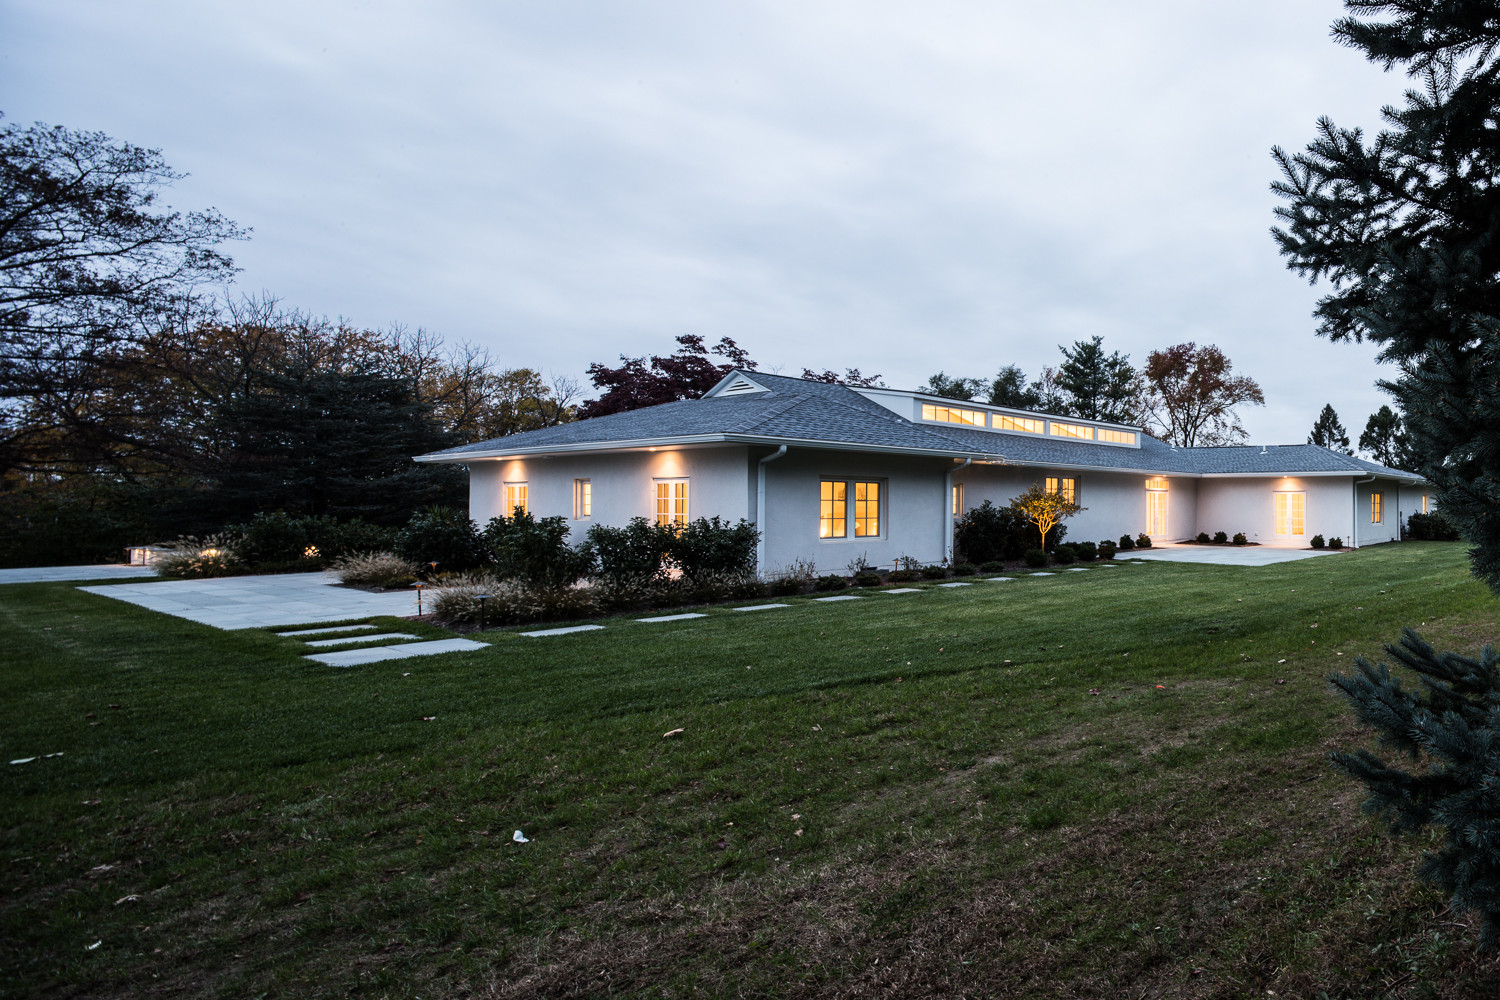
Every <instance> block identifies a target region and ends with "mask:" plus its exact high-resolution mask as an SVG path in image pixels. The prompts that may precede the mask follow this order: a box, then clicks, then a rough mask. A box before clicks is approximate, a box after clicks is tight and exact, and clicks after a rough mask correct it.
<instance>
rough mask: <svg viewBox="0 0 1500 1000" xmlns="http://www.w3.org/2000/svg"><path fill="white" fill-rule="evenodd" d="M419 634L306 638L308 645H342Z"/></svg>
mask: <svg viewBox="0 0 1500 1000" xmlns="http://www.w3.org/2000/svg"><path fill="white" fill-rule="evenodd" d="M417 638H420V637H419V636H415V635H409V634H408V633H406V632H382V633H380V634H379V635H340V636H336V637H334V638H332V639H306V640H303V641H305V642H306V643H307V644H308V645H309V646H342V645H345V644H346V643H351V642H375V641H376V640H377V639H378V640H381V641H384V640H386V639H417Z"/></svg>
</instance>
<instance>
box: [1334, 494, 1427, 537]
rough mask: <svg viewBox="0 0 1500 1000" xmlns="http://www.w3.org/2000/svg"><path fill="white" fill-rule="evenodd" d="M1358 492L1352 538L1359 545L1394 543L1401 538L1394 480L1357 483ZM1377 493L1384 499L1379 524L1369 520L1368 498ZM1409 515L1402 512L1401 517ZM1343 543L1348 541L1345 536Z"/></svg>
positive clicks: (1397, 495)
mask: <svg viewBox="0 0 1500 1000" xmlns="http://www.w3.org/2000/svg"><path fill="white" fill-rule="evenodd" d="M1356 489H1358V491H1359V505H1358V510H1357V512H1356V513H1355V515H1354V519H1355V534H1354V537H1355V539H1356V540H1357V544H1359V545H1377V544H1379V543H1380V542H1394V541H1398V540H1399V539H1400V538H1401V521H1400V520H1398V519H1397V512H1396V503H1397V499H1398V497H1399V495H1400V485H1399V484H1398V483H1396V482H1395V481H1394V480H1390V479H1383V480H1376V481H1375V482H1373V483H1359V484H1358V485H1357V487H1356ZM1374 493H1379V494H1381V495H1382V496H1383V497H1384V504H1383V505H1382V506H1383V510H1382V517H1381V521H1380V523H1379V524H1375V523H1373V522H1371V520H1370V496H1371V495H1372V494H1374ZM1409 513H1411V511H1409V510H1403V511H1402V512H1401V515H1400V516H1401V517H1402V518H1404V517H1405V516H1406V515H1407V514H1409ZM1344 541H1345V542H1348V541H1349V538H1348V537H1347V536H1346V537H1345V538H1344Z"/></svg>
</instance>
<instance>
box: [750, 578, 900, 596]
mask: <svg viewBox="0 0 1500 1000" xmlns="http://www.w3.org/2000/svg"><path fill="white" fill-rule="evenodd" d="M876 579H879V578H878V577H877V578H876ZM766 586H767V588H768V589H769V590H770V591H771V593H772V594H775V595H776V596H777V597H791V596H792V595H793V594H800V593H802V590H803V588H804V587H805V586H806V584H804V583H803V582H802V579H801V578H800V577H795V576H778V577H776V578H775V579H774V580H772V581H771V582H770V583H768V584H767V585H766Z"/></svg>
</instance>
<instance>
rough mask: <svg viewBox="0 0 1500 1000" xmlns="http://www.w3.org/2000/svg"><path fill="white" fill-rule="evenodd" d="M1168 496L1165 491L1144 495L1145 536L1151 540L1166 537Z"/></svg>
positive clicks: (1154, 491) (1149, 492)
mask: <svg viewBox="0 0 1500 1000" xmlns="http://www.w3.org/2000/svg"><path fill="white" fill-rule="evenodd" d="M1170 495H1171V494H1169V493H1168V492H1167V491H1166V490H1150V491H1148V492H1147V493H1146V534H1148V535H1150V536H1151V537H1152V538H1165V537H1166V536H1167V497H1168V496H1170Z"/></svg>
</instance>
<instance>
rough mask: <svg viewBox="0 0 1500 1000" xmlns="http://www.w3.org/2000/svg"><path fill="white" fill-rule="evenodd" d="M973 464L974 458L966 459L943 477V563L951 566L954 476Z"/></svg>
mask: <svg viewBox="0 0 1500 1000" xmlns="http://www.w3.org/2000/svg"><path fill="white" fill-rule="evenodd" d="M973 464H974V460H973V459H972V458H966V459H964V463H963V464H962V465H955V466H954V467H953V468H951V469H949V470H948V471H947V472H946V473H944V475H943V486H944V489H943V561H944V562H945V563H947V564H948V565H949V566H952V565H953V474H954V473H955V472H960V471H962V470H964V469H967V468H968V467H969V466H971V465H973Z"/></svg>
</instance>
